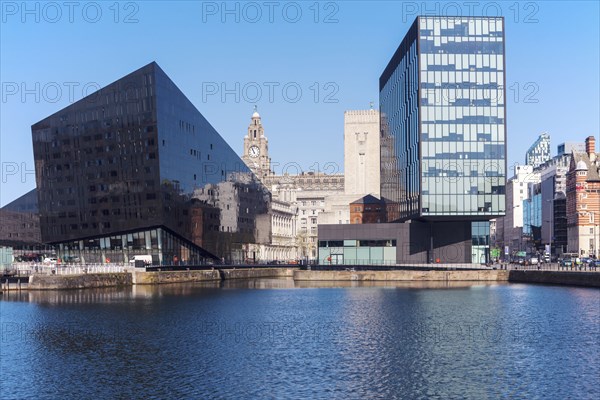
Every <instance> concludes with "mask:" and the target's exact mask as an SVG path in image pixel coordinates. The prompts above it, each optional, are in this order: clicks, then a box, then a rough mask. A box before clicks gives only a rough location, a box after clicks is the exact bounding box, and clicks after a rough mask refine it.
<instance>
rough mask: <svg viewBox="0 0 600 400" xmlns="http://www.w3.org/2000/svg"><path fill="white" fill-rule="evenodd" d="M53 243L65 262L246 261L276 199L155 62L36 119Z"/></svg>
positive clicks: (44, 218) (43, 211)
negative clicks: (260, 221)
mask: <svg viewBox="0 0 600 400" xmlns="http://www.w3.org/2000/svg"><path fill="white" fill-rule="evenodd" d="M31 130H32V136H33V147H34V158H35V163H36V164H35V165H36V180H37V189H38V200H39V212H40V227H41V236H42V240H43V242H45V243H49V244H53V245H56V247H57V249H58V256H59V257H60V258H63V259H65V258H69V257H73V258H79V259H80V260H81V261H85V262H106V261H107V260H110V261H111V262H122V261H126V260H127V259H129V258H131V257H132V256H133V255H136V254H139V255H144V254H150V255H152V258H153V261H154V262H155V263H159V262H160V263H181V262H183V261H185V262H192V263H202V262H205V261H206V260H207V259H220V258H222V257H224V258H226V259H228V260H231V259H235V258H236V257H240V252H241V249H242V248H243V244H244V243H255V242H256V239H255V237H256V217H257V216H259V215H261V214H264V213H266V212H267V210H268V197H269V196H268V192H266V191H265V190H264V188H263V186H262V185H261V184H260V182H258V181H254V180H252V178H251V173H250V170H249V169H248V167H247V166H246V165H245V164H244V162H242V160H241V159H240V158H239V157H238V156H237V155H236V154H235V152H234V151H233V150H232V149H231V147H230V146H229V145H228V144H227V143H226V142H225V141H224V140H223V138H222V137H221V136H220V135H219V134H218V133H217V131H216V130H215V129H214V128H213V127H212V126H211V125H210V123H209V122H208V121H207V120H206V119H205V118H204V117H203V116H202V114H200V112H199V111H198V110H197V109H196V108H195V107H194V105H193V104H192V103H191V102H190V101H189V100H188V99H187V98H186V97H185V95H184V94H183V93H182V92H181V91H180V90H179V88H178V87H177V86H176V85H175V84H174V83H173V82H172V81H171V79H170V78H169V77H168V76H167V75H166V74H165V73H164V72H163V71H162V69H160V67H159V66H158V65H157V64H156V63H151V64H148V65H146V66H144V67H142V68H140V69H139V70H137V71H135V72H133V73H131V74H129V75H127V76H125V77H123V78H121V79H119V80H118V81H116V82H114V83H112V84H110V85H108V86H106V87H105V88H103V89H101V90H99V91H98V92H96V93H93V94H91V95H89V96H87V97H86V98H84V99H82V100H80V101H78V102H76V103H73V104H71V105H69V106H68V107H66V108H64V109H62V110H60V111H58V112H57V113H55V114H53V115H51V116H49V117H47V118H45V119H43V120H42V121H40V122H38V123H36V124H34V125H33V126H32V128H31Z"/></svg>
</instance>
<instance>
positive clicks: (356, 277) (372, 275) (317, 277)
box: [294, 270, 508, 282]
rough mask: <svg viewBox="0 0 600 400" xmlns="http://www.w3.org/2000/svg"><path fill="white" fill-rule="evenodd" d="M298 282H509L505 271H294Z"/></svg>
mask: <svg viewBox="0 0 600 400" xmlns="http://www.w3.org/2000/svg"><path fill="white" fill-rule="evenodd" d="M294 280H296V281H497V282H506V281H508V271H504V270H478V271H472V270H464V271H460V270H457V271H439V270H438V271H413V270H411V271H408V270H401V271H300V270H297V271H294Z"/></svg>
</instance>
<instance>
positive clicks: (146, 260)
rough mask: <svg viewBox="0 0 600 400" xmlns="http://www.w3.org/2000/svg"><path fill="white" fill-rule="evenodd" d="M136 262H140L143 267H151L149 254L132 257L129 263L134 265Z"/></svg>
mask: <svg viewBox="0 0 600 400" xmlns="http://www.w3.org/2000/svg"><path fill="white" fill-rule="evenodd" d="M136 261H142V262H143V263H144V265H152V256H151V255H149V254H145V255H137V256H133V257H132V258H131V260H129V263H130V264H136Z"/></svg>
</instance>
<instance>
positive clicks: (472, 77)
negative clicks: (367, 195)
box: [379, 17, 506, 221]
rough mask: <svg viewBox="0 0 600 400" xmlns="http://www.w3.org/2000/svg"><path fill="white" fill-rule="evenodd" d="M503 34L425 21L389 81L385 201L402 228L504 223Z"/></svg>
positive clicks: (486, 26) (384, 85)
mask: <svg viewBox="0 0 600 400" xmlns="http://www.w3.org/2000/svg"><path fill="white" fill-rule="evenodd" d="M503 28H504V21H503V18H502V17H418V18H417V19H416V20H415V22H414V23H413V25H412V26H411V28H410V29H409V31H408V33H407V35H406V36H405V38H404V39H403V41H402V43H401V44H400V46H399V47H398V50H397V51H396V53H395V54H394V56H393V57H392V59H391V60H390V62H389V64H388V66H387V67H386V69H385V70H384V72H383V74H382V75H381V77H380V81H379V87H380V108H381V127H382V132H381V135H382V142H383V143H387V147H386V149H385V150H386V155H387V156H388V157H386V158H385V160H384V157H383V155H382V168H381V181H382V183H381V192H382V196H383V197H385V198H386V200H388V201H390V202H393V203H397V208H398V215H397V217H398V218H397V220H398V221H406V220H411V219H422V220H429V221H436V220H438V221H440V220H457V221H458V220H465V221H467V220H468V221H477V220H480V221H484V220H489V219H490V218H494V217H496V216H501V215H504V213H505V195H504V185H505V182H506V146H505V138H506V123H505V89H504V87H505V69H504V64H505V61H504V29H503ZM389 155H392V156H391V157H390V156H389Z"/></svg>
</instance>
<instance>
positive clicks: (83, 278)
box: [27, 272, 132, 290]
mask: <svg viewBox="0 0 600 400" xmlns="http://www.w3.org/2000/svg"><path fill="white" fill-rule="evenodd" d="M131 284H132V279H131V274H130V273H127V272H119V273H109V274H81V275H40V274H38V275H31V276H30V277H29V284H28V285H27V289H29V290H52V289H87V288H99V287H113V286H131Z"/></svg>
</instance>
